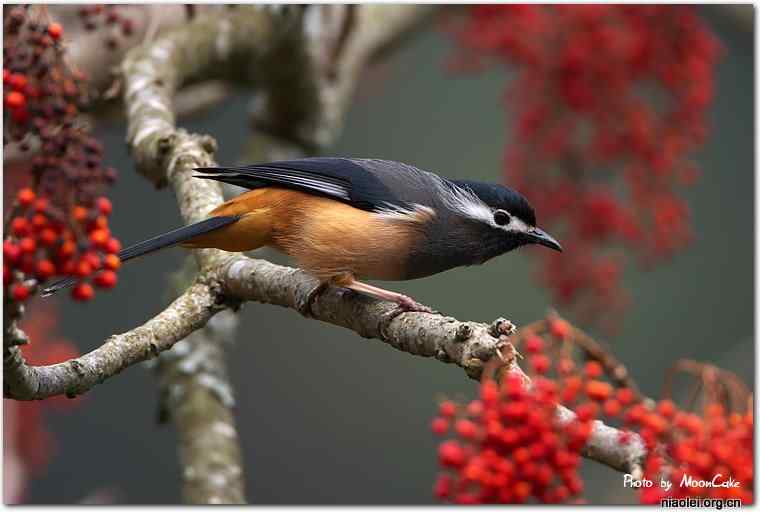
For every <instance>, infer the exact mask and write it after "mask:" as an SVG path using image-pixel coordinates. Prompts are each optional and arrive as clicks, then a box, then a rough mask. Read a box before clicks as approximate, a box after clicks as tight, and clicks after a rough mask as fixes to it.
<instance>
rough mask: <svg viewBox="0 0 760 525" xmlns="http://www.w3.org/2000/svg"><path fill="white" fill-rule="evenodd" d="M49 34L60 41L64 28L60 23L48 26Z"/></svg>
mask: <svg viewBox="0 0 760 525" xmlns="http://www.w3.org/2000/svg"><path fill="white" fill-rule="evenodd" d="M47 32H48V35H50V38H52V39H53V40H59V39H60V38H61V36H63V26H61V24H59V23H58V22H53V23H52V24H50V25H49V26H48V28H47Z"/></svg>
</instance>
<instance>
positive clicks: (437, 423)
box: [98, 276, 449, 435]
mask: <svg viewBox="0 0 760 525" xmlns="http://www.w3.org/2000/svg"><path fill="white" fill-rule="evenodd" d="M98 277H100V276H98ZM430 428H431V430H432V431H433V434H439V435H443V434H445V433H446V431H447V430H448V429H449V422H448V420H447V419H444V418H442V417H437V418H435V419H434V420H433V422H432V423H431V425H430Z"/></svg>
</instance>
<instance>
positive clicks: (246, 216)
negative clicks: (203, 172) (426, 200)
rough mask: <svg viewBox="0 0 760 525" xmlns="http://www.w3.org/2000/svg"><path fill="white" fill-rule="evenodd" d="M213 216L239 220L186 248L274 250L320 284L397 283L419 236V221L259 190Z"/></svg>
mask: <svg viewBox="0 0 760 525" xmlns="http://www.w3.org/2000/svg"><path fill="white" fill-rule="evenodd" d="M211 215H240V216H241V219H240V220H239V221H238V222H236V223H233V224H231V225H229V226H226V227H224V228H222V229H220V230H216V231H214V232H210V233H207V234H204V235H201V236H199V237H197V238H195V239H193V240H192V241H189V242H188V243H186V244H185V246H187V247H190V248H218V249H221V250H226V251H232V252H239V251H248V250H254V249H256V248H259V247H261V246H272V247H274V248H276V249H278V250H280V251H282V252H284V253H286V254H288V255H290V256H291V257H293V258H294V259H295V260H296V261H297V263H298V266H299V267H301V268H303V269H304V270H306V271H307V272H309V273H311V274H312V275H314V276H315V277H317V278H319V279H322V280H329V279H333V278H336V277H339V276H342V275H346V274H350V275H352V276H354V277H356V278H357V279H379V280H399V279H402V278H403V275H404V273H405V267H406V255H407V254H408V253H409V249H410V247H411V245H412V243H413V242H415V241H416V240H417V239H418V237H419V235H421V233H422V230H421V226H422V224H423V222H424V218H423V217H421V218H420V220H419V221H415V220H409V219H404V220H400V219H393V218H388V217H386V216H383V215H379V214H376V213H371V212H367V211H364V210H360V209H358V208H354V207H353V206H349V205H348V204H344V203H341V202H338V201H336V200H332V199H327V198H324V197H317V196H313V195H309V194H305V193H302V192H299V191H294V190H287V189H279V188H262V189H257V190H252V191H249V192H246V193H244V194H242V195H240V196H238V197H236V198H234V199H231V200H230V201H228V202H226V203H224V204H223V205H221V206H220V207H218V208H217V209H216V210H214V211H213V212H212V213H211Z"/></svg>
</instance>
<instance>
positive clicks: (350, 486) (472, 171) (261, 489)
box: [27, 6, 754, 504]
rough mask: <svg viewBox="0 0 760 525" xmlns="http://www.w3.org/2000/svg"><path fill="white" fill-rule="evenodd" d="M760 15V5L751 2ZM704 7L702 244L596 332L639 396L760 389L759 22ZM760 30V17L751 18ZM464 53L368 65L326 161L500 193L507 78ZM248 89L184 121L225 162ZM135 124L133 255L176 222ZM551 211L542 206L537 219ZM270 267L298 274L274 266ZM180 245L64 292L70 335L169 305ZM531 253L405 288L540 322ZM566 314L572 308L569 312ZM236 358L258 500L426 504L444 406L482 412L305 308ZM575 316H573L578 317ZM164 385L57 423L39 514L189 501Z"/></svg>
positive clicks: (440, 49) (593, 488)
mask: <svg viewBox="0 0 760 525" xmlns="http://www.w3.org/2000/svg"><path fill="white" fill-rule="evenodd" d="M744 7H745V8H746V9H749V10H751V9H752V7H750V6H744ZM700 12H701V13H702V15H703V16H704V17H705V18H706V20H707V21H708V23H709V25H710V26H711V27H712V29H713V30H714V31H715V32H716V34H717V35H718V37H719V39H720V40H721V42H722V43H723V45H724V46H725V50H726V54H725V56H724V58H723V60H722V61H721V62H720V63H719V65H718V69H717V90H716V94H717V96H716V100H715V103H714V104H713V106H712V110H711V126H710V129H711V132H710V138H709V140H708V143H707V145H706V146H705V147H704V149H703V150H702V151H701V152H700V154H699V155H698V158H697V160H698V162H699V164H700V166H701V168H702V170H703V173H704V175H703V177H702V179H701V180H700V181H699V182H698V183H697V184H696V185H695V186H694V187H692V188H689V189H688V190H687V191H686V192H685V195H686V197H687V199H688V202H689V204H690V205H691V209H692V212H693V217H694V228H695V231H696V239H695V241H694V243H693V245H692V246H691V247H690V248H689V249H688V250H686V251H684V252H682V253H681V254H679V255H678V256H677V257H676V258H675V259H674V260H673V261H672V263H669V264H665V265H662V266H659V267H657V268H656V269H654V270H653V271H647V272H638V271H632V272H630V274H629V275H627V276H626V284H627V286H628V287H629V288H630V291H631V293H632V298H633V305H632V307H631V308H630V310H629V312H628V315H627V317H626V318H625V322H624V323H623V325H622V329H621V330H620V332H619V334H617V335H616V336H615V337H614V338H612V337H607V336H605V335H604V334H599V333H596V334H595V335H598V336H599V337H600V339H601V340H602V341H604V342H606V343H608V345H609V347H610V348H611V349H612V351H613V352H614V353H615V355H616V356H618V357H619V358H620V359H621V360H622V361H624V362H625V363H626V364H627V365H628V367H629V369H630V371H631V373H632V374H633V376H634V378H635V379H636V380H637V381H638V382H639V384H640V386H641V387H642V389H643V390H644V391H645V392H646V393H648V394H650V395H655V396H656V395H657V394H658V393H659V392H660V389H661V385H662V378H663V372H664V370H665V369H666V368H667V367H668V366H670V365H671V364H672V363H673V362H674V361H675V360H676V359H678V358H686V357H688V358H694V359H699V360H707V361H711V362H713V363H714V364H716V365H718V366H721V367H724V368H727V369H729V370H732V371H734V372H736V373H738V374H739V375H740V376H741V377H742V378H743V379H744V380H745V381H747V382H748V384H750V385H754V330H753V318H754V317H753V315H754V312H753V291H754V274H753V267H754V266H753V262H754V214H753V213H754V212H753V201H754V177H753V169H754V157H753V151H754V128H753V122H754V118H753V115H754V97H753V94H754V83H753V79H754V55H753V40H754V26H753V24H751V23H750V24H749V25H740V24H737V22H736V19H735V18H733V17H732V16H728V15H726V12H725V11H722V10H720V9H718V8H714V7H701V8H700ZM749 20H750V21H751V20H752V16H749ZM450 49H451V43H450V41H449V40H448V39H447V38H446V36H445V35H443V34H442V33H440V32H438V31H437V30H436V29H435V27H432V26H431V27H430V28H429V29H428V30H426V31H424V32H423V33H422V34H421V35H420V36H419V37H417V38H415V39H412V40H410V41H409V42H407V43H406V45H405V46H403V47H402V48H401V49H399V50H398V51H397V52H395V53H394V54H393V55H392V56H391V57H390V58H389V60H388V62H387V63H385V64H382V65H380V66H376V67H375V68H374V70H373V71H371V72H369V73H368V74H367V76H366V78H365V79H364V80H363V82H362V85H361V86H360V88H359V93H358V96H357V99H356V102H355V104H354V105H353V107H352V109H351V111H350V112H349V114H348V119H347V123H346V127H345V130H344V132H343V134H342V136H341V137H340V139H339V140H338V142H337V143H336V144H335V145H334V147H333V148H332V149H330V150H329V151H326V152H324V153H325V154H337V155H345V156H356V157H379V158H388V159H396V160H401V161H405V162H408V163H411V164H415V165H417V166H420V167H422V168H425V169H428V170H432V171H435V172H438V173H440V174H442V175H444V176H451V177H457V178H472V179H479V180H491V181H496V180H499V178H500V174H501V173H502V153H503V145H504V142H505V140H506V136H507V129H508V126H509V125H510V122H509V121H508V119H505V117H504V111H503V108H502V106H501V97H502V91H503V87H504V84H505V81H506V74H504V73H503V72H500V71H496V70H493V71H489V72H487V73H486V74H482V75H478V76H452V75H450V74H448V73H447V72H446V69H445V67H444V64H445V60H446V57H447V54H448V52H449V50H450ZM249 95H250V93H239V94H237V95H236V96H235V97H234V98H233V99H232V100H231V101H229V102H228V103H225V104H222V105H220V106H219V107H217V108H214V109H213V111H208V112H207V113H205V114H203V115H200V116H196V117H194V118H193V119H192V120H189V121H185V122H181V125H183V126H185V127H187V128H189V129H191V130H193V131H199V132H204V133H210V134H212V135H214V136H215V137H217V139H218V140H219V144H220V151H219V154H218V161H219V163H221V164H224V163H235V162H238V161H239V160H241V158H242V155H243V149H244V147H245V144H246V142H247V140H248V138H249V135H248V134H249V132H248V129H247V128H246V125H245V122H244V121H243V120H244V119H243V118H241V115H243V114H244V112H245V111H246V107H247V103H248V100H249ZM124 135H125V130H124V127H123V126H122V125H116V124H113V125H105V126H104V127H102V128H101V129H100V130H99V136H100V137H102V139H103V140H104V142H105V145H106V151H107V152H108V155H109V158H108V159H107V160H108V162H109V163H110V164H111V165H113V166H115V167H116V168H118V170H119V171H120V174H121V177H120V179H119V182H118V184H117V186H116V187H115V189H114V190H113V192H112V194H111V197H112V199H113V203H114V213H113V218H112V230H113V231H114V232H115V233H116V235H117V236H118V237H119V238H121V239H122V241H123V242H124V243H125V244H129V243H131V242H134V241H137V240H140V239H142V238H145V237H148V236H152V235H154V234H156V233H159V232H161V231H164V230H167V229H170V228H173V227H176V226H177V225H179V224H180V217H179V214H178V211H177V206H176V203H175V200H174V196H173V194H172V193H171V192H170V191H161V192H157V191H155V190H154V189H153V188H152V187H151V185H150V184H149V183H148V182H147V181H146V180H145V179H143V178H141V177H139V176H137V175H135V174H134V172H133V168H132V161H131V159H130V158H129V156H128V154H127V150H126V146H125V144H124ZM538 214H539V218H540V210H538ZM265 256H266V257H267V258H270V259H272V260H275V261H278V262H284V260H283V259H282V258H280V257H279V256H272V254H271V252H268V253H265ZM182 257H183V254H182V252H181V250H172V251H168V252H164V253H161V254H160V255H157V256H155V257H151V258H148V259H145V260H143V261H141V262H139V263H136V264H134V265H132V264H130V265H127V266H126V267H125V268H124V269H123V271H121V272H120V285H119V286H118V287H117V288H116V289H115V290H114V291H111V292H109V293H103V294H99V295H98V296H97V298H96V300H95V301H93V302H91V303H88V304H85V305H80V304H76V303H73V302H71V301H70V300H68V299H67V298H65V297H64V298H63V299H59V300H58V301H59V305H60V307H61V310H62V320H61V331H62V333H63V334H64V335H65V336H66V337H67V338H69V339H71V340H72V341H73V342H75V343H76V344H77V345H78V347H79V348H80V350H81V351H83V352H84V351H88V350H90V349H92V348H95V347H97V346H99V345H100V344H101V343H102V342H103V340H104V339H106V338H107V337H108V336H110V335H111V334H114V333H119V332H123V331H126V330H128V329H130V328H132V327H134V326H136V325H138V324H140V323H142V322H144V321H145V320H146V319H148V318H150V317H151V316H152V315H154V314H155V313H157V312H158V311H159V310H160V309H161V308H162V307H163V306H164V305H165V304H166V302H167V300H166V297H165V295H164V293H163V290H165V289H166V285H167V278H168V277H169V275H170V274H171V273H172V271H173V270H175V269H176V268H177V267H178V265H179V264H180V263H181V262H182ZM534 261H535V260H534V259H532V258H531V257H530V256H529V250H528V249H526V250H521V251H520V252H518V253H516V254H513V255H510V256H506V257H501V258H498V259H495V260H493V261H491V262H489V263H488V264H486V265H484V266H482V267H474V268H466V269H457V270H453V271H450V272H446V273H443V274H440V275H437V276H434V277H430V278H427V279H423V280H419V281H413V282H409V283H402V284H400V283H392V284H391V287H392V288H394V289H398V290H403V291H404V292H405V293H408V294H410V295H411V296H413V297H415V298H417V299H418V300H420V301H421V302H423V303H425V304H430V305H433V306H434V307H435V308H437V309H440V310H441V311H443V312H446V313H447V314H449V315H453V316H455V317H458V318H460V319H463V320H464V319H471V320H479V321H490V320H493V319H494V318H496V317H499V316H505V317H507V318H509V319H511V320H512V321H514V322H515V323H517V324H518V325H520V324H524V323H528V322H530V321H533V320H535V319H538V318H540V317H542V316H543V315H544V314H545V313H546V311H547V308H549V307H550V306H551V299H550V296H549V295H548V294H547V292H546V291H545V290H544V289H543V288H541V287H540V286H539V285H538V284H537V283H536V282H535V281H534V280H533V279H532V277H531V264H532V263H534ZM562 313H565V314H568V315H569V314H570V312H562ZM239 315H240V316H241V328H240V332H239V335H238V339H237V340H238V343H237V344H236V346H235V348H233V349H231V351H230V352H229V364H230V370H231V375H232V380H233V384H234V386H235V390H236V395H237V409H236V414H237V422H238V425H239V428H240V435H241V439H242V446H243V452H244V458H245V467H246V476H247V495H248V498H249V501H251V502H253V503H259V504H429V503H433V502H434V498H433V497H432V484H433V481H434V478H435V474H436V472H437V465H436V445H437V442H438V440H437V439H436V438H434V437H433V436H432V434H431V433H430V431H429V425H430V419H431V417H432V416H433V414H434V412H435V409H436V401H438V400H440V399H441V397H442V396H444V395H445V396H454V397H460V398H462V399H469V398H471V397H472V396H473V395H474V393H475V388H476V384H475V383H474V382H472V381H470V380H469V379H467V378H466V376H465V374H464V373H463V372H462V370H461V369H459V368H457V367H455V366H453V365H445V364H442V363H440V362H437V361H434V360H429V359H423V358H418V357H413V356H409V355H406V354H403V353H400V352H397V351H395V350H393V349H391V348H390V347H388V346H386V345H383V344H381V343H378V342H376V341H368V340H365V339H362V338H360V337H358V336H357V335H355V334H354V333H352V332H349V331H346V330H343V329H340V328H336V327H333V326H329V325H327V324H323V323H318V322H315V321H311V320H307V319H304V318H302V317H301V316H300V315H298V314H297V313H295V312H294V311H290V310H285V309H281V308H275V307H271V306H265V305H259V304H254V303H251V304H246V305H245V306H244V307H243V308H242V310H241V311H240V314H239ZM569 316H570V318H572V316H571V315H569ZM156 394H157V387H156V381H155V378H154V377H153V375H152V372H151V371H150V370H149V369H148V368H147V367H143V366H138V367H134V368H131V369H129V370H127V371H126V372H125V373H123V374H121V375H119V376H117V377H115V378H114V379H111V380H109V381H108V382H107V383H105V384H104V385H102V386H99V387H98V388H97V389H96V390H94V391H93V392H92V393H90V394H88V395H86V396H85V400H86V401H85V402H84V403H83V404H82V405H81V406H80V407H79V408H77V409H76V410H73V411H71V412H66V413H57V412H56V413H51V416H50V418H49V423H50V425H51V427H52V430H53V432H54V433H55V435H56V437H57V440H58V447H57V448H58V453H57V454H56V455H55V457H54V459H53V461H52V463H51V464H50V467H49V470H48V472H47V473H45V474H44V475H42V476H41V477H38V478H36V479H35V480H34V481H33V482H32V485H31V489H30V492H29V494H28V500H27V501H28V502H30V503H72V502H75V501H78V500H80V499H81V498H83V497H85V496H86V495H87V494H88V493H90V492H92V491H93V490H95V489H97V488H103V487H105V488H108V489H113V490H115V491H116V494H117V495H118V502H121V503H135V504H139V503H142V504H150V503H177V502H179V500H180V493H179V482H178V480H179V475H180V473H179V465H178V460H177V449H176V436H175V432H174V430H173V428H172V427H171V425H164V426H159V425H157V424H156V422H155V413H156V408H157V399H156ZM586 463H587V464H586V465H585V466H584V478H585V479H586V480H587V487H588V488H587V491H586V496H587V500H588V501H590V502H592V503H625V502H633V501H634V500H635V495H634V494H632V493H631V492H630V491H629V490H627V489H623V487H622V479H621V476H620V475H619V474H618V473H616V472H612V471H611V470H609V469H607V468H604V467H600V466H598V465H595V464H588V462H586Z"/></svg>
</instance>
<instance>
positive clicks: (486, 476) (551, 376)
mask: <svg viewBox="0 0 760 525" xmlns="http://www.w3.org/2000/svg"><path fill="white" fill-rule="evenodd" d="M544 326H545V328H546V330H545V334H543V335H538V334H537V333H533V332H531V333H528V334H526V335H525V336H524V337H522V338H521V339H520V341H521V342H520V348H521V349H522V351H523V352H525V353H526V354H527V355H528V356H529V359H528V361H529V364H530V367H531V369H532V382H531V383H530V384H529V383H528V380H527V378H525V377H524V376H523V375H522V374H520V373H517V372H507V373H505V374H504V375H503V377H501V384H500V385H499V384H498V383H497V381H495V380H494V379H491V378H486V379H484V380H483V381H482V383H481V387H480V399H478V400H476V401H472V402H471V403H469V404H468V405H467V406H466V407H460V406H458V405H456V404H454V403H453V402H451V401H444V402H443V403H441V405H440V409H439V414H438V417H436V418H435V419H434V420H433V423H432V430H433V432H435V433H436V434H439V435H443V434H445V433H447V432H448V431H449V430H450V429H452V430H453V431H454V434H455V437H454V438H453V439H450V440H448V441H444V442H443V443H442V444H441V445H440V447H439V450H438V454H439V462H440V464H441V466H442V467H443V468H445V469H446V472H444V473H442V474H441V475H440V476H439V478H438V480H437V482H436V485H435V489H434V491H435V494H436V496H437V497H438V498H441V499H443V500H448V501H452V502H455V503H525V502H528V501H531V500H533V501H538V502H541V503H561V502H570V501H573V500H576V501H577V498H578V497H579V496H580V494H581V492H582V491H583V482H582V480H581V478H580V476H579V475H578V467H579V465H580V460H581V458H580V453H581V451H582V449H583V447H584V446H585V445H586V443H587V441H588V438H589V436H590V435H591V430H592V425H593V420H594V418H595V417H596V416H597V415H598V414H599V413H600V412H602V411H613V412H619V411H620V410H622V407H623V406H624V405H625V404H628V403H630V402H632V401H633V397H634V396H633V395H632V392H631V391H630V390H627V391H624V390H621V392H622V394H621V392H618V394H617V397H616V395H615V391H614V389H613V387H612V385H610V384H609V383H607V382H604V381H601V380H600V376H601V375H602V374H603V368H602V366H601V365H600V363H599V362H597V361H589V362H588V363H587V364H586V366H585V367H583V368H582V369H581V370H576V365H575V362H574V361H573V360H572V359H570V358H569V357H562V358H560V359H558V360H552V359H551V358H550V357H549V356H550V355H551V354H552V353H556V352H558V351H559V348H564V346H565V343H567V342H569V341H570V338H571V336H572V328H571V327H570V325H569V324H568V323H567V322H566V321H564V320H562V319H558V318H555V319H551V320H550V321H549V322H548V323H545V325H544ZM555 361H556V362H555ZM558 404H563V405H566V406H568V407H572V408H573V409H574V410H575V413H576V415H577V418H575V419H569V420H568V419H560V418H558V417H557V405H558Z"/></svg>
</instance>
